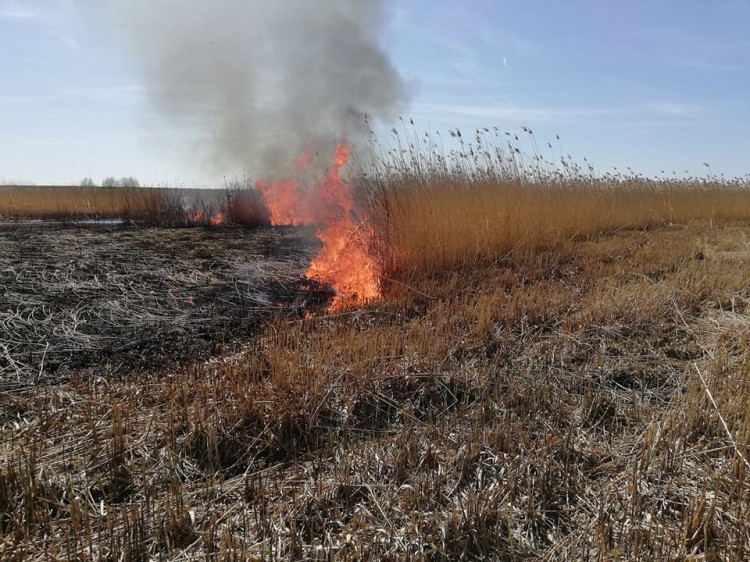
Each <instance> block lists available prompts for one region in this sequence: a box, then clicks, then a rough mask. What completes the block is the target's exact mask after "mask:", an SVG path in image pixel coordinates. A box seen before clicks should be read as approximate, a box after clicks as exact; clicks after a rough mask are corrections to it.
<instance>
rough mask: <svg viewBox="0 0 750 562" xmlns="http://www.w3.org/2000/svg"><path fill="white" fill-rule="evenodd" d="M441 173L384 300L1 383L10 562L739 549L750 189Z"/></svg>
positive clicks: (418, 196) (411, 194)
mask: <svg viewBox="0 0 750 562" xmlns="http://www.w3.org/2000/svg"><path fill="white" fill-rule="evenodd" d="M410 165H411V163H410ZM416 165H417V168H418V167H419V166H422V165H424V162H417V163H416ZM537 169H538V168H537ZM469 172H471V170H469ZM431 173H432V175H430V176H429V177H430V178H431V181H429V182H427V181H417V180H418V178H417V179H416V180H415V179H414V178H411V179H409V178H403V177H402V178H401V180H399V181H398V182H396V183H399V185H400V188H399V189H398V191H396V190H394V187H393V185H392V184H390V183H388V181H386V180H384V179H383V178H384V177H385V176H380V179H379V180H374V179H371V180H369V181H377V188H376V189H375V190H374V192H375V196H374V197H373V199H372V200H371V202H372V203H373V205H374V207H373V209H374V210H373V211H372V212H373V216H374V217H375V224H376V225H378V226H379V227H380V228H382V230H381V231H380V232H383V233H386V235H384V236H383V238H382V239H380V240H379V242H380V244H379V245H378V248H377V249H378V251H379V252H381V255H382V256H384V259H386V260H387V265H388V270H387V278H386V280H385V282H386V288H387V291H388V294H387V298H386V299H385V300H384V301H383V302H380V303H376V304H373V305H371V306H369V307H366V308H365V309H362V310H358V311H353V312H350V313H345V314H340V315H336V316H319V315H316V316H311V317H307V318H298V317H291V316H290V315H283V316H282V315H280V316H277V317H276V318H275V319H273V320H271V321H269V322H267V323H266V324H265V325H264V326H263V327H262V329H261V330H260V331H259V332H258V333H257V334H256V335H255V336H254V337H252V338H251V339H249V341H248V342H247V345H246V346H245V347H244V349H242V350H240V351H235V352H233V353H226V354H222V355H219V356H216V357H214V358H212V359H211V360H208V361H207V362H204V363H200V364H195V365H190V366H187V367H181V368H175V369H172V370H170V369H165V370H162V371H160V372H157V373H155V374H154V373H151V374H148V375H143V376H139V375H137V374H136V375H134V376H132V377H130V378H128V379H127V380H113V379H110V378H107V377H105V376H102V374H97V373H93V375H91V376H88V375H86V376H84V375H81V376H78V377H75V376H73V377H72V378H71V379H70V380H69V381H68V382H65V383H64V384H57V385H54V384H48V385H37V386H32V387H23V388H19V389H18V390H17V391H13V390H8V391H7V392H3V393H2V394H0V408H2V410H0V412H2V414H1V415H2V418H0V419H1V422H0V423H2V434H1V436H2V438H1V439H0V553H2V557H3V559H4V560H14V561H21V560H23V561H27V560H32V561H33V560H40V561H41V560H51V559H66V560H125V561H141V560H143V561H145V560H152V559H164V560H222V561H224V560H225V561H234V560H237V561H240V560H268V561H271V560H352V561H353V560H548V561H552V560H601V561H610V560H611V561H614V560H675V561H677V560H680V561H688V560H690V561H698V560H705V561H709V560H736V561H741V560H746V559H748V558H749V557H750V517H749V516H750V511H749V510H750V462H749V461H750V450H749V445H750V346H749V345H748V344H749V343H750V317H749V316H748V314H749V313H750V305H749V300H748V299H750V268H749V267H748V263H749V262H750V222H748V220H750V194H747V193H746V192H745V191H744V190H743V188H742V186H740V185H727V184H721V185H707V184H705V183H699V184H697V185H696V184H693V185H685V186H682V189H678V188H679V186H677V185H672V184H667V185H665V184H659V185H654V184H651V183H648V182H636V181H634V182H632V183H624V182H622V181H619V180H617V179H609V180H606V181H604V182H602V183H599V184H597V185H594V184H592V183H590V182H586V181H583V180H581V181H579V183H577V184H576V185H574V184H573V182H571V181H569V178H547V179H544V178H541V177H537V178H536V179H535V180H534V181H521V180H520V179H518V178H517V177H516V179H515V180H514V181H510V180H509V179H508V178H507V177H503V178H494V179H492V178H488V177H484V178H476V177H475V176H473V175H472V174H473V172H471V173H467V170H466V169H464V170H463V172H462V173H463V174H464V175H463V176H461V175H460V174H459V175H456V174H452V173H451V174H435V173H434V170H433V172H431ZM388 177H394V176H392V175H391V176H388ZM511 179H512V178H511ZM478 180H481V181H479V183H477V181H478ZM541 180H543V181H541ZM394 181H395V180H394ZM470 188H471V189H470ZM697 219H701V220H697Z"/></svg>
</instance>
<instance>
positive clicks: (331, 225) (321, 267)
mask: <svg viewBox="0 0 750 562" xmlns="http://www.w3.org/2000/svg"><path fill="white" fill-rule="evenodd" d="M350 157H351V148H350V147H349V146H348V145H347V144H343V143H342V144H340V145H339V146H338V147H337V148H336V152H335V154H334V158H333V164H332V166H331V170H330V171H329V172H328V173H327V174H326V175H325V176H324V177H323V178H322V179H321V180H320V181H318V182H317V183H316V184H315V185H314V187H313V188H312V189H309V190H304V189H302V188H300V186H299V184H298V182H297V181H295V180H283V181H279V182H273V183H267V182H257V183H256V187H257V188H258V190H259V191H260V192H261V193H262V194H263V197H264V199H265V201H266V205H267V206H268V210H269V214H270V217H271V224H273V225H291V226H300V225H318V227H319V230H318V233H317V236H318V239H319V240H320V241H321V242H322V243H323V247H322V248H321V249H320V251H319V252H318V254H317V255H316V256H315V258H314V259H313V260H312V262H311V263H310V267H309V268H308V270H307V273H306V276H307V278H308V279H313V280H315V281H318V282H320V283H324V284H326V285H330V286H331V287H332V288H333V289H334V291H335V292H336V296H335V297H334V299H333V302H332V303H331V305H330V307H329V309H328V311H329V312H341V311H343V310H346V309H348V308H352V307H356V306H361V305H364V304H366V303H368V302H371V301H373V300H376V299H378V298H379V297H380V281H379V280H380V268H379V267H378V264H377V262H376V260H375V259H374V258H373V256H372V254H371V246H372V244H371V242H372V240H373V232H372V229H371V227H370V225H369V224H368V223H367V222H366V221H365V220H363V219H361V218H358V217H356V216H355V212H354V211H355V207H356V206H355V202H354V193H353V190H352V185H351V184H350V183H349V182H347V181H346V180H344V179H343V178H342V176H341V171H342V169H343V168H344V167H345V166H346V165H347V163H348V162H349V158H350ZM313 158H314V155H313V153H312V152H311V151H309V150H305V151H304V152H303V153H302V154H301V155H300V156H299V157H298V158H297V159H296V160H295V162H294V164H295V170H296V171H297V173H298V174H299V173H302V171H304V170H305V169H307V168H308V167H309V166H310V165H311V164H312V161H313Z"/></svg>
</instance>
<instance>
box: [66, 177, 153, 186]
mask: <svg viewBox="0 0 750 562" xmlns="http://www.w3.org/2000/svg"><path fill="white" fill-rule="evenodd" d="M80 186H81V187H95V186H96V183H94V180H92V179H91V178H83V179H82V180H81V183H80ZM140 186H141V184H140V183H139V182H138V180H137V179H136V178H134V177H132V176H123V177H121V178H120V179H119V180H118V179H115V178H113V177H112V176H110V177H107V178H104V179H103V180H102V187H140Z"/></svg>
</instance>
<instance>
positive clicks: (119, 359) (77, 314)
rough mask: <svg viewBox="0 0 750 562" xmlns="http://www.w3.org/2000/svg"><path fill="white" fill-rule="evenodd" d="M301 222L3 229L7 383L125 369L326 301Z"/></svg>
mask: <svg viewBox="0 0 750 562" xmlns="http://www.w3.org/2000/svg"><path fill="white" fill-rule="evenodd" d="M310 234H311V233H310V232H309V231H307V230H306V229H297V228H264V229H243V228H219V229H203V228H193V229H181V230H167V229H138V228H132V227H130V228H127V227H119V226H113V225H105V226H91V225H86V226H81V225H77V226H59V225H58V226H44V225H42V226H17V227H3V228H2V229H0V287H1V288H2V289H1V290H0V390H3V389H6V390H9V389H12V388H17V387H19V386H26V385H28V384H34V383H40V382H44V383H51V382H55V381H59V380H64V379H65V378H67V377H69V376H70V375H72V374H76V373H81V372H89V373H91V374H95V375H99V376H124V375H127V374H128V373H133V372H135V371H140V372H143V371H149V370H153V369H159V368H165V367H168V366H169V365H175V364H177V363H180V362H185V361H195V360H200V359H202V358H206V357H208V356H210V355H211V354H214V353H217V352H220V351H222V350H225V349H227V348H228V347H229V348H231V346H233V345H240V344H242V343H244V342H246V341H247V339H248V338H250V337H252V335H253V333H254V332H255V331H257V329H258V327H259V326H260V324H261V323H262V322H263V321H265V319H267V318H269V317H270V316H271V315H274V314H279V313H281V314H291V315H298V314H305V313H308V312H315V311H317V310H324V308H325V304H326V301H327V299H328V298H329V297H330V292H329V291H328V290H327V289H326V288H324V287H320V286H317V285H316V284H315V283H312V282H310V281H308V280H306V279H304V271H305V269H306V267H307V264H309V262H310V259H311V257H312V255H313V253H314V251H315V245H314V244H313V243H312V242H311V240H312V239H313V237H312V236H310Z"/></svg>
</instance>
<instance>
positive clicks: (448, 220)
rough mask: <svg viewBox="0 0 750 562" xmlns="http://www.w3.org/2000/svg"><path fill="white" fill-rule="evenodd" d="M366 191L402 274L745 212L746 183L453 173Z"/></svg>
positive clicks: (390, 260)
mask: <svg viewBox="0 0 750 562" xmlns="http://www.w3.org/2000/svg"><path fill="white" fill-rule="evenodd" d="M375 201H376V202H375V204H374V205H373V217H374V222H375V225H376V226H375V231H376V232H380V233H386V234H385V244H383V248H384V249H385V252H384V253H385V256H384V259H385V261H386V264H385V265H386V267H385V268H386V271H388V272H389V274H390V275H396V276H397V277H407V278H410V277H411V276H413V275H414V274H417V275H422V274H426V273H431V272H436V271H441V270H444V269H446V268H453V267H456V266H467V265H472V264H487V263H491V262H493V261H495V260H497V259H500V258H503V257H506V258H512V259H519V258H521V257H522V256H524V255H533V254H535V253H537V252H539V251H540V250H543V249H547V248H550V247H553V246H554V245H557V244H560V243H562V242H565V241H567V240H586V239H590V238H591V237H592V236H594V235H597V234H600V233H602V232H611V231H614V230H617V229H623V228H644V227H652V226H656V225H668V224H673V223H682V224H684V223H685V222H688V221H691V220H708V221H722V220H744V219H750V189H747V188H745V187H740V186H728V185H719V184H716V185H711V184H701V183H699V184H696V183H685V184H677V185H665V184H659V183H651V182H637V181H631V182H626V183H607V182H604V181H597V182H593V183H592V182H583V181H576V182H572V183H561V184H551V183H542V184H534V183H524V182H521V181H507V182H498V181H480V182H475V181H468V180H465V179H461V178H458V179H453V180H451V179H440V180H437V181H427V182H417V181H412V182H409V183H406V184H401V185H398V186H397V187H396V188H385V189H384V190H383V193H381V194H380V195H379V197H377V198H376V199H375Z"/></svg>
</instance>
